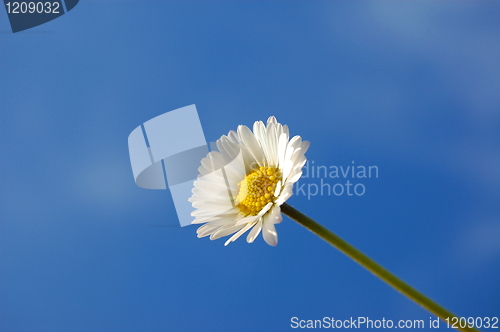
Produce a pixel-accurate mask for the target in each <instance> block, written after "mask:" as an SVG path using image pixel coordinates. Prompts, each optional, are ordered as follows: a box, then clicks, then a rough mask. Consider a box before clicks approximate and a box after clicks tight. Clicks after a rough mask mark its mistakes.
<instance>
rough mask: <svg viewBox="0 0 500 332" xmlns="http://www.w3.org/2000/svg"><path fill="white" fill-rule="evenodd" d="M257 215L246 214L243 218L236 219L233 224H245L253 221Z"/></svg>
mask: <svg viewBox="0 0 500 332" xmlns="http://www.w3.org/2000/svg"><path fill="white" fill-rule="evenodd" d="M257 218H258V217H257V216H248V217H245V218H241V219H239V220H237V221H236V223H235V225H245V224H248V223H251V222H254V221H255V220H256V219H257Z"/></svg>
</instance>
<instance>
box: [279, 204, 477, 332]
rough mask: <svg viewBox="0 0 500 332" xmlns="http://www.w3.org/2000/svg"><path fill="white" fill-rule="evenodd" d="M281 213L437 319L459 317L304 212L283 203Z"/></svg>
mask: <svg viewBox="0 0 500 332" xmlns="http://www.w3.org/2000/svg"><path fill="white" fill-rule="evenodd" d="M281 212H282V213H283V214H285V215H286V216H288V217H289V218H290V219H293V220H295V221H296V222H297V223H299V224H300V225H302V226H304V227H305V228H307V229H308V230H310V231H311V232H313V233H314V234H316V235H318V236H319V237H320V238H322V239H323V240H325V241H326V242H328V243H330V244H331V245H332V246H334V247H335V248H337V249H338V250H340V251H341V252H343V253H344V254H346V255H347V256H349V257H350V258H352V259H353V260H354V261H356V262H357V263H358V264H360V265H361V266H363V267H364V268H365V269H367V270H368V271H370V272H371V273H373V274H374V275H376V276H377V277H379V278H380V279H382V280H383V281H385V282H386V283H387V284H389V285H390V286H391V287H393V288H395V289H396V290H398V291H399V292H401V293H402V294H403V295H405V296H407V297H408V298H410V299H411V300H413V301H414V302H416V303H418V304H419V305H421V306H422V307H424V308H425V309H427V310H428V311H430V312H431V313H432V314H434V315H436V316H437V317H439V318H441V319H442V320H444V321H446V319H447V318H448V319H449V320H451V318H452V317H457V316H456V315H454V314H453V313H451V312H450V311H448V310H446V309H445V308H443V307H442V306H440V305H439V304H437V303H436V302H434V301H433V300H431V299H430V298H428V297H426V296H425V295H423V294H422V293H420V292H419V291H417V290H416V289H415V288H413V287H411V286H410V285H408V284H407V283H405V282H404V281H402V280H401V279H399V278H398V277H396V276H395V275H394V274H392V273H391V272H389V271H388V270H387V269H385V268H384V267H382V266H381V265H379V264H378V263H377V262H375V261H374V260H372V259H371V258H370V257H368V256H366V255H365V254H363V253H362V252H361V251H359V250H358V249H356V248H355V247H353V246H352V245H350V244H349V243H347V242H346V241H344V240H343V239H342V238H340V237H339V236H337V235H335V234H334V233H332V232H331V231H330V230H328V229H327V228H325V227H323V226H322V225H320V224H318V223H317V222H316V221H314V220H313V219H311V218H309V217H308V216H306V215H305V214H303V213H302V212H300V211H298V210H296V209H295V208H293V207H292V206H290V205H288V204H287V203H283V204H282V205H281ZM457 329H458V330H460V331H476V332H477V331H478V330H476V329H474V328H470V327H468V326H467V327H465V328H458V327H457Z"/></svg>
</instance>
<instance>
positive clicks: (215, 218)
mask: <svg viewBox="0 0 500 332" xmlns="http://www.w3.org/2000/svg"><path fill="white" fill-rule="evenodd" d="M217 148H218V150H219V151H212V152H210V153H209V154H208V155H207V157H205V158H203V159H202V161H201V166H200V168H199V169H198V171H199V172H200V174H199V176H198V179H197V180H196V181H195V182H194V188H193V190H192V192H193V195H192V196H191V198H190V199H189V201H190V202H191V203H192V205H193V207H194V208H195V209H196V210H195V211H193V213H192V214H191V215H192V216H193V217H195V220H194V221H193V222H192V223H193V224H201V223H206V224H205V225H203V226H201V227H200V228H198V230H197V234H198V237H200V238H201V237H204V236H208V235H210V239H211V240H215V239H218V238H220V237H223V236H227V235H230V234H233V233H234V234H233V236H231V237H230V238H229V239H228V240H227V241H226V243H225V245H228V244H229V243H231V242H233V241H235V240H236V239H238V238H239V237H240V236H241V235H242V234H244V233H245V232H246V231H248V230H250V229H251V231H250V232H249V233H248V236H247V242H248V243H252V242H253V241H254V240H255V239H256V238H257V236H258V235H259V233H260V232H261V231H262V236H263V237H264V240H265V241H266V242H267V243H268V244H269V245H272V246H275V245H276V244H278V234H277V233H276V228H275V226H274V225H275V224H277V223H280V222H281V220H282V217H281V210H280V206H281V205H282V204H283V203H284V202H285V201H286V200H287V199H288V198H290V196H292V193H293V184H294V183H295V182H296V181H297V180H298V179H299V178H300V176H301V175H302V166H304V164H305V162H306V157H305V156H304V154H305V152H306V151H307V149H308V148H309V142H307V141H302V138H301V137H300V136H294V137H293V138H292V139H289V132H288V126H286V125H284V126H283V125H281V124H280V123H278V122H277V121H276V118H275V117H274V116H271V117H270V118H269V119H268V120H267V125H264V123H263V122H262V121H256V122H255V123H254V125H253V132H252V131H251V130H250V129H249V128H248V127H247V126H238V130H237V132H234V131H230V132H229V134H228V135H227V136H225V135H224V136H222V137H221V138H220V139H219V140H218V141H217Z"/></svg>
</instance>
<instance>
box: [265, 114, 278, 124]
mask: <svg viewBox="0 0 500 332" xmlns="http://www.w3.org/2000/svg"><path fill="white" fill-rule="evenodd" d="M277 122H278V121H277V120H276V118H275V117H274V116H270V117H269V118H268V119H267V125H269V124H270V123H277Z"/></svg>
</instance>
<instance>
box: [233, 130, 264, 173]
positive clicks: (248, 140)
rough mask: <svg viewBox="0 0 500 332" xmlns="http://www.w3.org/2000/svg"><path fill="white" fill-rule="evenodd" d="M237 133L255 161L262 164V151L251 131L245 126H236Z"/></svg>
mask: <svg viewBox="0 0 500 332" xmlns="http://www.w3.org/2000/svg"><path fill="white" fill-rule="evenodd" d="M238 135H239V136H240V139H241V141H242V142H243V144H244V145H245V147H246V148H247V149H248V152H250V154H251V155H252V157H253V158H254V159H255V161H257V162H258V163H259V165H260V166H262V165H264V152H263V151H262V148H261V147H260V145H259V142H257V139H256V138H255V135H254V134H253V133H252V131H251V130H250V129H249V128H248V127H247V126H238Z"/></svg>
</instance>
